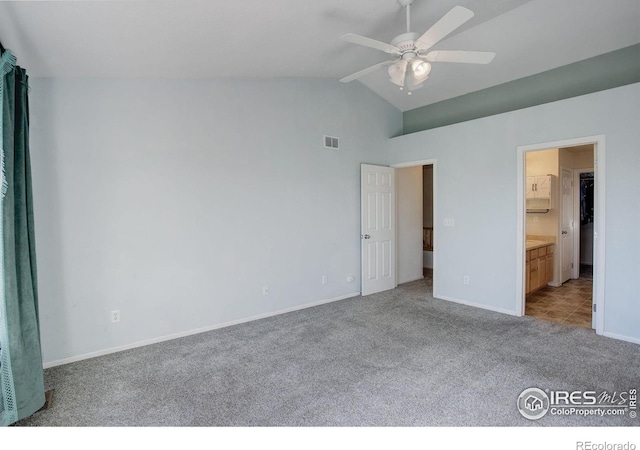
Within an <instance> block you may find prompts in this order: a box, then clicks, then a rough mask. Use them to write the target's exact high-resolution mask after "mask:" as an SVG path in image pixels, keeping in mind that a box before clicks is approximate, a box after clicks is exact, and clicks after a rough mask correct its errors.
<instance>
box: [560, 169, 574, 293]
mask: <svg viewBox="0 0 640 450" xmlns="http://www.w3.org/2000/svg"><path fill="white" fill-rule="evenodd" d="M560 186H561V196H562V198H561V202H562V203H561V204H562V207H561V208H562V209H561V214H560V216H561V217H560V249H561V252H562V265H561V269H562V273H561V277H560V282H561V283H564V282H565V281H567V280H569V279H570V278H571V276H572V273H573V265H574V260H573V258H574V252H573V246H574V240H573V224H574V217H573V215H574V207H573V171H572V170H569V169H562V170H561V174H560Z"/></svg>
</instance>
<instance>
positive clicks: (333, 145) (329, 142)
mask: <svg viewBox="0 0 640 450" xmlns="http://www.w3.org/2000/svg"><path fill="white" fill-rule="evenodd" d="M339 141H340V140H339V139H338V138H337V137H333V136H326V135H325V137H324V148H330V149H332V150H338V148H340V143H339Z"/></svg>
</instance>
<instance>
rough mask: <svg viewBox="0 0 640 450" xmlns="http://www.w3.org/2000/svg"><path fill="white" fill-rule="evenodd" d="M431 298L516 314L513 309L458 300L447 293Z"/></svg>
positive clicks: (511, 314) (510, 314)
mask: <svg viewBox="0 0 640 450" xmlns="http://www.w3.org/2000/svg"><path fill="white" fill-rule="evenodd" d="M433 298H437V299H440V300H446V301H448V302H453V303H459V304H461V305H466V306H472V307H474V308H480V309H486V310H488V311H493V312H497V313H501V314H507V315H509V316H517V314H516V312H515V311H512V310H509V309H503V308H496V307H495V306H489V305H483V304H481V303H474V302H469V301H467V300H460V299H459V298H453V297H449V296H447V295H438V296H437V297H436V296H435V295H434V296H433Z"/></svg>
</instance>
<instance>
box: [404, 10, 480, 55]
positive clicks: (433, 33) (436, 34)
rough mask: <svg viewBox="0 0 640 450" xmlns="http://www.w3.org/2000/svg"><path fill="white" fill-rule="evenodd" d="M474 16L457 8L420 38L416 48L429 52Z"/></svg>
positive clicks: (470, 12) (468, 11)
mask: <svg viewBox="0 0 640 450" xmlns="http://www.w3.org/2000/svg"><path fill="white" fill-rule="evenodd" d="M473 16H474V14H473V12H472V11H470V10H468V9H467V8H463V7H462V6H456V7H454V8H453V9H452V10H451V11H449V12H448V13H447V14H445V15H444V16H442V18H441V19H440V20H438V21H437V22H436V23H435V24H434V25H433V26H432V27H431V28H429V29H428V30H427V31H426V33H424V34H423V35H422V36H420V37H419V38H418V40H417V41H416V47H418V49H420V50H427V49H429V48H431V47H433V46H434V45H435V44H436V43H437V42H439V41H441V40H442V39H444V38H445V37H446V36H447V35H449V33H451V32H452V31H453V30H455V29H456V28H458V27H459V26H460V25H462V24H463V23H465V22H466V21H467V20H469V19H471V18H472V17H473Z"/></svg>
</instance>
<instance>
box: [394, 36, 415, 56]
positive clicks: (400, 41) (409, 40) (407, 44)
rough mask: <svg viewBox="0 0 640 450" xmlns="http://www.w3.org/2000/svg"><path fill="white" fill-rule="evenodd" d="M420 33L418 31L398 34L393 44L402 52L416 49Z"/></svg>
mask: <svg viewBox="0 0 640 450" xmlns="http://www.w3.org/2000/svg"><path fill="white" fill-rule="evenodd" d="M419 37H420V35H419V34H418V33H403V34H401V35H399V36H396V37H395V38H394V39H393V41H391V45H395V46H396V47H398V48H399V49H400V50H401V51H402V52H408V51H412V50H414V49H415V45H416V41H417V40H418V38H419Z"/></svg>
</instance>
